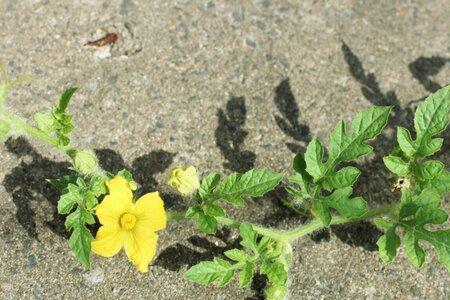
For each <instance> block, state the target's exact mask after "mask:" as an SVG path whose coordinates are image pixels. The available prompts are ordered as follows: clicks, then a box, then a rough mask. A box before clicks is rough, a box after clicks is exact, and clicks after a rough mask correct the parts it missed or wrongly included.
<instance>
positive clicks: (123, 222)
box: [120, 213, 136, 230]
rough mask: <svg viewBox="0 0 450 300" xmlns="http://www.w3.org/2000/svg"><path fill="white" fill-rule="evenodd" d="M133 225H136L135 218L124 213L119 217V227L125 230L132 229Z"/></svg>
mask: <svg viewBox="0 0 450 300" xmlns="http://www.w3.org/2000/svg"><path fill="white" fill-rule="evenodd" d="M134 225H136V217H135V216H134V215H132V214H129V213H124V214H123V215H122V216H121V217H120V226H122V228H123V229H125V230H130V229H133V227H134Z"/></svg>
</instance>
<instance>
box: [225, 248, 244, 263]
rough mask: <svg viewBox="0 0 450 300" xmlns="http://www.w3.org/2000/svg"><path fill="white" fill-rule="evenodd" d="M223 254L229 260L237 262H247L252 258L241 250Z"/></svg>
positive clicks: (232, 250)
mask: <svg viewBox="0 0 450 300" xmlns="http://www.w3.org/2000/svg"><path fill="white" fill-rule="evenodd" d="M223 254H225V256H226V257H228V258H229V259H231V260H234V261H237V262H241V261H246V260H248V259H250V256H249V255H248V254H247V253H245V252H244V251H242V250H239V249H231V250H228V251H225V252H224V253H223Z"/></svg>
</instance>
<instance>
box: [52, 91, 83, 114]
mask: <svg viewBox="0 0 450 300" xmlns="http://www.w3.org/2000/svg"><path fill="white" fill-rule="evenodd" d="M77 89H78V88H76V87H70V88H67V89H65V90H64V92H63V93H62V95H61V97H60V98H59V103H58V106H57V111H58V113H63V112H65V111H66V109H67V107H68V105H69V101H70V99H71V98H72V96H73V94H74V93H75V92H76V90H77Z"/></svg>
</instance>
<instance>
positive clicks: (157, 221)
mask: <svg viewBox="0 0 450 300" xmlns="http://www.w3.org/2000/svg"><path fill="white" fill-rule="evenodd" d="M133 214H134V215H135V216H136V219H137V222H136V227H139V229H142V230H143V231H150V232H155V231H158V230H162V229H164V228H166V223H167V216H166V211H165V210H164V202H163V200H162V199H161V197H160V196H159V193H158V192H154V193H148V194H145V195H144V196H142V197H141V198H139V200H138V201H136V204H135V205H134V209H133Z"/></svg>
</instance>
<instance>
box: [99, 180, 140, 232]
mask: <svg viewBox="0 0 450 300" xmlns="http://www.w3.org/2000/svg"><path fill="white" fill-rule="evenodd" d="M106 185H107V186H108V188H109V195H106V196H105V198H104V199H103V201H102V202H101V203H100V204H99V205H97V208H96V211H95V214H96V215H97V217H98V219H99V220H100V223H101V224H102V225H116V224H119V219H120V216H121V215H123V214H124V213H126V212H129V211H130V210H131V208H132V207H133V201H132V200H133V193H132V192H131V189H130V186H129V184H128V181H126V180H125V179H124V178H122V177H115V178H113V179H111V180H109V181H108V182H107V183H106Z"/></svg>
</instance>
